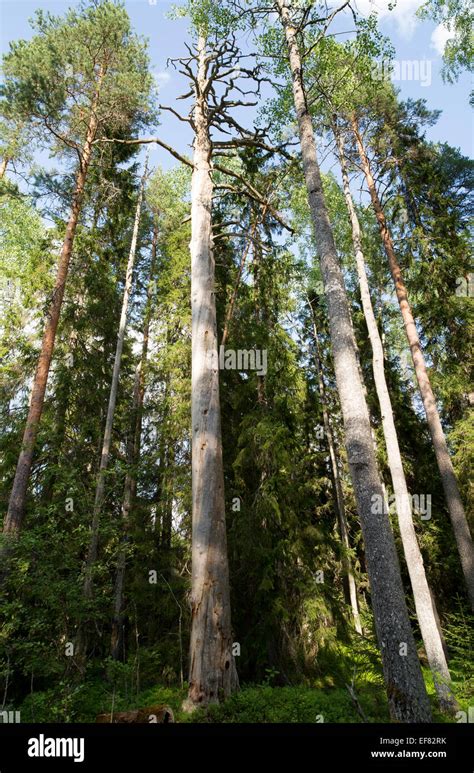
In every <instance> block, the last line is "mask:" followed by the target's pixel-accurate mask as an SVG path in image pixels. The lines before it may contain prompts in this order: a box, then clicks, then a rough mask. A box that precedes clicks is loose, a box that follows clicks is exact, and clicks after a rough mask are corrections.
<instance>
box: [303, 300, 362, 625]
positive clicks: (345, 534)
mask: <svg viewBox="0 0 474 773" xmlns="http://www.w3.org/2000/svg"><path fill="white" fill-rule="evenodd" d="M308 303H309V305H310V308H311V316H312V321H313V337H314V345H315V350H316V356H315V360H316V372H317V375H318V387H319V399H320V401H321V407H322V411H323V425H324V435H325V437H326V442H327V445H328V450H329V459H330V462H331V470H332V477H333V481H334V490H335V494H336V505H337V514H338V520H339V532H340V535H341V542H342V547H343V550H344V553H343V559H342V565H343V568H344V573H345V575H346V578H347V585H348V590H349V593H348V596H349V599H348V601H349V603H350V605H351V609H352V617H353V618H354V628H355V629H356V631H357V633H360V634H362V624H361V621H360V614H359V604H358V602H357V587H356V582H355V577H354V572H353V570H352V562H351V559H350V556H349V550H350V543H349V530H348V528H347V518H346V508H345V505H344V493H343V490H342V484H341V476H340V474H339V466H338V461H337V453H336V444H335V442H334V437H333V434H332V428H331V423H330V420H329V412H328V407H327V400H326V387H325V385H324V377H323V368H322V362H321V352H320V347H319V340H318V329H317V326H316V320H315V313H314V309H313V307H312V305H311V301H310V300H309V298H308Z"/></svg>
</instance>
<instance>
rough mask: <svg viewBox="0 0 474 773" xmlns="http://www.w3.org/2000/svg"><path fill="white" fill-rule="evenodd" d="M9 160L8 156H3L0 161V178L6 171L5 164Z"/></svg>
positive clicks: (6, 164)
mask: <svg viewBox="0 0 474 773" xmlns="http://www.w3.org/2000/svg"><path fill="white" fill-rule="evenodd" d="M9 161H10V158H9V157H8V156H4V157H3V158H2V160H1V161H0V180H2V179H3V177H4V176H5V172H6V171H7V166H8V162H9Z"/></svg>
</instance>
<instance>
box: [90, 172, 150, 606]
mask: <svg viewBox="0 0 474 773" xmlns="http://www.w3.org/2000/svg"><path fill="white" fill-rule="evenodd" d="M147 161H148V159H147ZM146 175H147V163H145V169H144V172H143V177H142V180H141V185H140V192H139V194H138V201H137V207H136V211H135V220H134V223H133V232H132V241H131V244H130V252H129V256H128V263H127V271H126V274H125V287H124V292H123V299H122V310H121V313H120V323H119V331H118V336H117V346H116V349H115V359H114V369H113V373H112V382H111V385H110V394H109V404H108V407H107V416H106V419H105V429H104V437H103V441H102V452H101V457H100V465H99V472H98V474H97V483H96V490H95V498H94V509H93V512H92V524H91V534H90V542H89V548H88V551H87V556H86V560H85V565H84V597H85V598H91V596H92V570H93V566H94V564H95V562H96V560H97V547H98V541H99V519H100V511H101V508H102V503H103V499H104V491H105V474H106V471H107V467H108V463H109V453H110V446H111V443H112V426H113V422H114V413H115V404H116V402H117V391H118V384H119V378H120V366H121V361H122V351H123V344H124V341H125V330H126V327H127V314H128V303H129V299H130V293H131V290H132V279H133V267H134V264H135V255H136V251H137V240H138V228H139V225H140V215H141V210H142V201H143V192H144V189H145V179H146Z"/></svg>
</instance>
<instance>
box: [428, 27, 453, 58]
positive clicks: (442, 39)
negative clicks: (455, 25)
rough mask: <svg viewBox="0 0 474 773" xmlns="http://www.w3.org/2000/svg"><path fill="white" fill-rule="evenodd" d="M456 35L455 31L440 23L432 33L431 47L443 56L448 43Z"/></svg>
mask: <svg viewBox="0 0 474 773" xmlns="http://www.w3.org/2000/svg"><path fill="white" fill-rule="evenodd" d="M452 37H454V32H450V30H448V28H447V27H445V26H444V24H438V26H437V27H435V29H434V30H433V32H432V33H431V48H434V50H435V51H436V53H437V54H439V55H440V56H443V54H444V49H445V47H446V43H447V42H448V40H449V39H450V38H452Z"/></svg>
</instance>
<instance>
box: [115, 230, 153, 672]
mask: <svg viewBox="0 0 474 773" xmlns="http://www.w3.org/2000/svg"><path fill="white" fill-rule="evenodd" d="M157 242H158V227H157V226H156V225H155V227H154V229H153V240H152V246H151V262H150V276H149V280H148V289H147V299H146V307H145V315H144V322H143V341H142V351H141V355H140V362H139V363H138V365H137V369H136V372H135V382H134V385H133V402H132V416H133V422H132V424H133V428H132V432H131V434H130V438H129V441H128V443H127V473H126V475H125V484H124V492H123V502H122V526H123V532H124V533H123V536H122V546H121V548H120V551H119V555H118V559H117V570H116V573H115V585H114V616H113V620H112V635H111V646H110V649H111V655H112V657H113V658H114V660H119V659H120V657H121V656H123V659H124V638H123V627H124V621H123V588H124V580H125V569H126V563H127V557H126V544H127V542H128V530H129V527H130V511H131V509H132V506H133V502H134V499H135V493H136V488H137V479H136V472H135V467H136V465H137V463H138V460H139V457H140V439H141V434H142V411H143V398H144V395H145V369H146V361H147V357H148V341H149V336H150V321H151V295H152V287H153V281H154V276H155V266H156V249H157Z"/></svg>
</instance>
